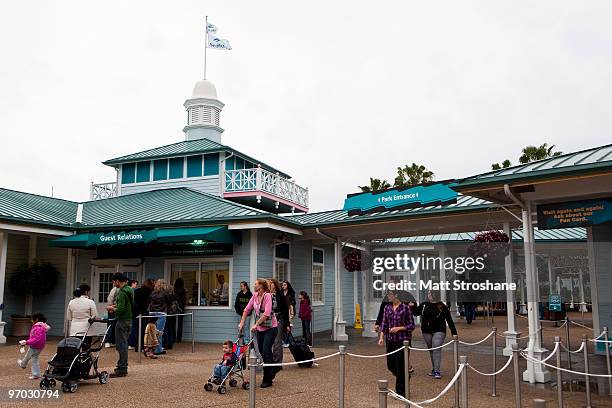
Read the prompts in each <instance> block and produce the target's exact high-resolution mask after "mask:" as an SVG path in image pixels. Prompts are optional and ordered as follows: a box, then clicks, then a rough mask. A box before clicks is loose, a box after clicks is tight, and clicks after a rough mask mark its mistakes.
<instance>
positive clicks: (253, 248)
mask: <svg viewBox="0 0 612 408" xmlns="http://www.w3.org/2000/svg"><path fill="white" fill-rule="evenodd" d="M250 233H251V236H250V238H249V244H250V253H249V285H253V283H254V282H255V279H257V239H258V237H257V230H256V229H252V230H251V231H250Z"/></svg>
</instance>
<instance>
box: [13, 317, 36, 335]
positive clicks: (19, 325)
mask: <svg viewBox="0 0 612 408" xmlns="http://www.w3.org/2000/svg"><path fill="white" fill-rule="evenodd" d="M31 328H32V318H31V317H30V316H11V335H12V336H15V337H27V336H28V335H29V334H30V329H31Z"/></svg>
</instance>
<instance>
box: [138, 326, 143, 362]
mask: <svg viewBox="0 0 612 408" xmlns="http://www.w3.org/2000/svg"><path fill="white" fill-rule="evenodd" d="M138 362H139V363H141V362H142V314H139V315H138Z"/></svg>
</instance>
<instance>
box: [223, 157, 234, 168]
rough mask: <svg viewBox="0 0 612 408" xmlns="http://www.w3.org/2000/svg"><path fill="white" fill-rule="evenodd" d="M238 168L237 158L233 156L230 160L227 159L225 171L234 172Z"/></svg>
mask: <svg viewBox="0 0 612 408" xmlns="http://www.w3.org/2000/svg"><path fill="white" fill-rule="evenodd" d="M235 167H236V157H234V156H232V157H230V158H229V159H225V170H234V168H235Z"/></svg>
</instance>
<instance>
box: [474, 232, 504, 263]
mask: <svg viewBox="0 0 612 408" xmlns="http://www.w3.org/2000/svg"><path fill="white" fill-rule="evenodd" d="M509 252H510V237H509V236H508V235H507V234H506V233H504V232H502V231H497V230H490V231H485V232H480V233H478V234H476V236H475V237H474V241H473V242H472V243H471V244H470V246H469V248H468V253H469V254H470V255H471V256H472V257H474V258H476V257H482V258H485V260H486V261H487V263H491V262H499V260H501V259H503V258H504V257H505V256H507V255H508V253H509Z"/></svg>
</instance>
